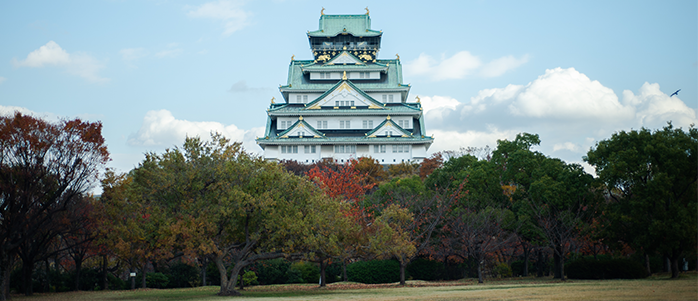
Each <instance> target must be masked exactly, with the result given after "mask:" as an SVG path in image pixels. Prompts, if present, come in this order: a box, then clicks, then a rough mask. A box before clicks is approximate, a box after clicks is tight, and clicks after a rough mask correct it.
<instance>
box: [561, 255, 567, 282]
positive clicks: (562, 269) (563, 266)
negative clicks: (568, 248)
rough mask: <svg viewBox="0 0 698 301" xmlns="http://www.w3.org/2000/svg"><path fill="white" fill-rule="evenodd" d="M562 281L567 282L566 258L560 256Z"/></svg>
mask: <svg viewBox="0 0 698 301" xmlns="http://www.w3.org/2000/svg"><path fill="white" fill-rule="evenodd" d="M560 280H562V281H565V280H566V279H565V256H560Z"/></svg>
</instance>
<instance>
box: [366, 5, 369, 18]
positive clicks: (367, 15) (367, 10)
mask: <svg viewBox="0 0 698 301" xmlns="http://www.w3.org/2000/svg"><path fill="white" fill-rule="evenodd" d="M368 13H369V11H368V6H366V15H367V16H368V15H369V14H368Z"/></svg>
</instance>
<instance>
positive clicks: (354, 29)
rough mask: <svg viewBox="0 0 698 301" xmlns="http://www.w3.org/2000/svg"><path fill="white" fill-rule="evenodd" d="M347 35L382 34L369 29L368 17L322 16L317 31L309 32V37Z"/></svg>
mask: <svg viewBox="0 0 698 301" xmlns="http://www.w3.org/2000/svg"><path fill="white" fill-rule="evenodd" d="M342 33H349V34H351V35H353V36H356V37H376V36H380V35H381V34H382V32H380V31H377V30H373V29H371V17H370V16H369V15H322V16H320V24H319V26H318V30H315V31H309V32H308V36H309V37H334V36H337V35H339V34H342Z"/></svg>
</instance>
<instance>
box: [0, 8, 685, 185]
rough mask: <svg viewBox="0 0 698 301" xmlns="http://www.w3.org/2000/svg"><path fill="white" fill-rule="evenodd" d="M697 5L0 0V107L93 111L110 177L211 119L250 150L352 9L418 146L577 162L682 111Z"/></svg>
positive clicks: (68, 113)
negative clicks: (332, 24)
mask: <svg viewBox="0 0 698 301" xmlns="http://www.w3.org/2000/svg"><path fill="white" fill-rule="evenodd" d="M697 3H698V2H697V1H574V2H573V1H400V2H393V1H385V2H378V1H351V2H346V3H344V2H342V3H340V2H337V1H293V0H288V1H233V0H231V1H210V2H207V1H179V0H177V1H168V0H160V1H128V0H123V1H117V0H112V1H99V0H94V1H60V2H59V1H3V2H0V45H2V46H1V47H0V114H8V113H11V112H13V111H15V110H20V111H22V112H25V113H31V114H34V115H36V116H40V117H45V118H49V119H52V120H56V119H57V118H61V117H67V118H75V117H80V118H83V119H87V120H91V121H97V120H99V121H101V122H102V123H103V124H104V132H103V134H104V136H105V138H106V140H107V144H108V147H109V150H110V152H111V157H112V161H111V162H110V163H109V166H110V167H113V168H115V169H117V170H119V171H122V172H126V171H128V170H130V169H131V168H133V167H135V166H137V164H138V163H139V162H140V161H142V160H143V158H144V157H143V154H144V153H145V152H148V151H154V152H162V151H163V150H164V149H166V148H171V147H173V146H177V145H181V144H182V142H183V140H184V137H185V136H186V135H190V136H194V135H201V136H204V137H206V136H208V133H209V132H210V131H212V130H214V131H219V132H222V133H223V134H225V135H226V136H228V137H230V138H232V139H235V140H238V141H243V143H244V146H245V147H246V149H247V150H249V151H252V152H257V153H260V152H261V149H260V148H259V147H258V146H257V145H255V144H254V141H253V140H254V138H255V137H256V136H260V135H261V134H262V133H263V127H264V125H265V122H266V114H265V109H266V108H267V106H268V104H269V101H270V99H271V98H272V97H275V98H276V99H280V98H281V96H280V93H279V92H278V86H279V85H280V84H285V83H286V76H287V71H288V64H289V62H290V59H291V56H292V55H295V57H296V59H309V58H311V53H310V50H309V45H308V40H307V37H306V34H305V33H306V32H307V31H308V30H315V29H317V27H318V19H319V17H320V10H321V8H323V7H324V8H325V13H326V14H363V13H365V12H366V10H365V9H364V8H365V7H368V8H369V10H370V15H371V19H372V27H373V29H377V30H383V39H382V49H381V51H380V52H379V55H378V57H379V58H395V55H396V54H399V56H400V59H401V62H402V64H403V74H404V82H405V83H410V84H411V87H412V89H411V92H410V97H411V98H414V97H415V96H419V97H420V98H421V100H422V103H423V105H424V108H425V114H426V122H427V123H426V126H427V132H428V133H429V134H434V137H435V143H434V144H433V145H432V147H431V148H430V152H436V151H442V150H458V149H460V148H461V147H484V146H486V145H489V146H491V147H494V146H496V141H497V139H513V138H514V137H515V136H516V134H517V133H520V132H529V133H537V134H539V135H540V137H541V140H542V143H541V146H540V147H539V148H538V150H540V151H542V152H543V153H545V154H546V155H548V156H551V157H557V158H561V159H563V160H566V161H568V162H581V158H582V156H583V155H584V154H585V153H586V152H587V151H588V150H589V148H590V147H592V146H593V145H594V144H595V143H596V142H597V141H600V140H602V139H606V138H608V137H610V135H611V134H612V133H614V132H616V131H620V130H630V129H639V128H641V127H647V128H651V129H657V128H661V127H662V126H664V125H665V124H666V122H667V121H670V120H671V121H672V122H673V124H674V125H676V126H680V127H684V128H686V127H688V126H689V125H690V124H691V123H697V122H696V121H698V118H697V116H696V110H698V101H697V100H698V87H697V86H698V4H697ZM678 89H681V91H680V92H679V94H678V95H677V96H673V97H670V96H669V95H671V94H672V93H673V92H674V91H676V90H678ZM589 171H591V170H589Z"/></svg>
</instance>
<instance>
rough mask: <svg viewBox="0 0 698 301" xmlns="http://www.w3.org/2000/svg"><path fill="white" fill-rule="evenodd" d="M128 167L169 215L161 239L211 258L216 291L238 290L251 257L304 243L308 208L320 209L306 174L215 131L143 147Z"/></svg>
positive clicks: (141, 190) (275, 254) (139, 187)
mask: <svg viewBox="0 0 698 301" xmlns="http://www.w3.org/2000/svg"><path fill="white" fill-rule="evenodd" d="M132 173H133V178H134V180H133V181H134V190H135V191H137V192H138V195H139V197H141V198H143V199H144V200H146V202H145V203H146V204H149V205H150V206H152V207H157V208H158V211H159V212H163V214H162V216H163V217H164V218H165V219H166V220H167V221H168V222H167V225H169V227H167V228H165V229H166V231H165V232H164V233H166V234H167V235H165V236H164V237H167V239H166V241H168V242H169V243H172V246H174V248H175V249H178V250H182V251H183V252H184V253H185V254H187V255H188V256H189V257H191V258H199V257H202V256H203V257H207V258H210V259H211V260H212V261H213V262H214V263H215V265H216V267H217V268H218V271H219V274H220V279H221V289H220V292H219V294H220V295H237V294H239V293H238V292H237V291H235V285H236V283H238V277H239V276H240V273H241V272H242V271H243V269H244V268H245V267H246V266H248V265H250V264H252V263H254V262H255V261H258V260H264V259H274V258H280V257H284V256H288V255H289V254H293V253H298V252H300V251H303V250H305V248H304V247H305V244H308V243H309V242H308V241H307V238H308V237H309V236H311V233H310V232H311V230H312V227H313V226H314V224H313V223H312V221H313V214H325V213H324V212H322V209H323V208H324V207H323V206H324V205H323V204H324V203H323V201H324V197H323V196H322V194H321V193H320V192H319V191H318V189H317V188H316V187H315V185H314V184H313V183H312V182H310V181H309V180H307V179H306V178H301V177H298V176H296V175H293V174H291V173H289V172H287V171H286V170H285V169H284V168H283V167H282V166H281V165H279V164H276V163H274V162H268V161H265V160H263V159H262V158H259V157H257V156H254V155H251V154H249V153H246V152H245V151H243V149H242V147H241V145H240V143H231V142H230V141H229V140H228V139H226V138H225V137H223V136H221V135H219V134H212V136H211V139H210V141H203V140H201V139H200V138H198V137H197V138H187V139H186V141H185V142H184V145H183V146H182V148H181V149H180V148H175V149H171V150H167V151H165V153H163V154H161V155H157V154H148V156H147V157H146V160H144V161H143V163H141V164H140V165H139V167H138V168H136V169H135V170H134V171H133V172H132ZM229 265H232V268H231V269H230V272H228V266H229Z"/></svg>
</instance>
